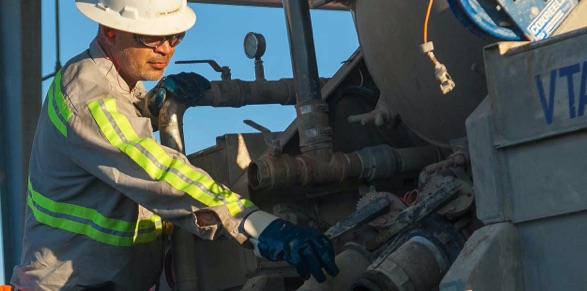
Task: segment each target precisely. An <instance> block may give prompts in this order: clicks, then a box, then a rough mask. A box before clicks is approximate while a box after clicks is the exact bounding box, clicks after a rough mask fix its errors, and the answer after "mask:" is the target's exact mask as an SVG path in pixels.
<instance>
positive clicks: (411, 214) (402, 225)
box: [365, 177, 460, 251]
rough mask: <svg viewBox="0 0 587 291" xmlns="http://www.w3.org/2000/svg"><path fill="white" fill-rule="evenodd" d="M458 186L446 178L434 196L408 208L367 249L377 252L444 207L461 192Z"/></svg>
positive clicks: (368, 242)
mask: <svg viewBox="0 0 587 291" xmlns="http://www.w3.org/2000/svg"><path fill="white" fill-rule="evenodd" d="M459 189H460V188H459V187H458V185H457V184H456V183H455V182H454V178H452V177H446V178H445V182H444V185H443V186H442V187H441V188H439V189H438V190H437V191H436V192H434V194H432V195H430V196H428V197H427V198H426V199H424V200H423V201H422V202H420V203H418V204H416V205H415V206H411V207H408V208H406V210H404V211H403V212H402V213H400V215H398V217H397V218H396V220H395V224H394V225H393V226H392V227H391V228H389V229H388V230H386V231H383V232H380V233H379V234H378V235H377V236H376V237H375V238H374V239H372V240H370V241H367V243H366V244H365V247H366V248H367V250H370V251H372V250H375V249H377V248H378V247H380V246H381V245H383V244H384V243H385V242H387V241H389V240H390V239H392V238H393V237H394V236H395V235H396V234H398V233H400V232H401V231H403V230H405V229H408V228H409V227H411V226H413V225H415V224H416V223H418V222H419V221H421V220H422V219H424V218H425V217H426V216H428V215H429V214H431V213H433V212H434V211H435V210H437V209H438V208H440V207H441V206H443V205H444V204H445V203H446V202H447V201H448V200H449V199H451V198H452V197H453V196H454V195H455V194H456V193H458V191H459Z"/></svg>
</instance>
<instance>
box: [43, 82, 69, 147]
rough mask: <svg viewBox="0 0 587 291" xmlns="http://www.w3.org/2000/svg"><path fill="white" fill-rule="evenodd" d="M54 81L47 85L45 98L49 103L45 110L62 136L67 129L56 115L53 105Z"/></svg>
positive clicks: (65, 133)
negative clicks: (47, 90) (49, 85)
mask: <svg viewBox="0 0 587 291" xmlns="http://www.w3.org/2000/svg"><path fill="white" fill-rule="evenodd" d="M54 87H55V83H53V84H51V87H49V93H47V98H49V103H48V104H47V110H48V113H49V120H51V123H53V125H55V127H56V128H57V130H58V131H59V132H61V134H63V136H67V129H66V128H65V124H64V123H63V121H61V119H59V117H58V116H57V112H55V105H54V100H53V92H54Z"/></svg>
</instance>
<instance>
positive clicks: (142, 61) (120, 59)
mask: <svg viewBox="0 0 587 291" xmlns="http://www.w3.org/2000/svg"><path fill="white" fill-rule="evenodd" d="M174 52H175V47H171V46H170V45H169V42H168V41H165V42H164V43H163V44H162V45H160V46H158V47H157V48H150V47H146V46H144V45H143V44H141V43H139V42H137V41H136V40H135V39H134V37H133V34H131V33H128V32H123V31H115V40H114V43H113V44H112V46H111V56H112V58H113V61H114V63H115V64H116V65H117V67H118V70H119V74H120V75H121V76H122V78H123V79H124V80H125V81H126V82H127V83H128V84H129V85H131V86H133V85H134V84H135V83H136V82H137V81H141V80H150V81H154V80H159V79H161V77H162V76H163V72H164V70H165V68H166V67H167V65H168V64H169V62H170V61H171V57H172V56H173V53H174Z"/></svg>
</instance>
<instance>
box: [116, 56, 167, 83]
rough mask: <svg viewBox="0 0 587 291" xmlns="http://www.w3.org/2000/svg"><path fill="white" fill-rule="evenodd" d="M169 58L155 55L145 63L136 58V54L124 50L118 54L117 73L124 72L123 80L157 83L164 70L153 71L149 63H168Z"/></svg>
mask: <svg viewBox="0 0 587 291" xmlns="http://www.w3.org/2000/svg"><path fill="white" fill-rule="evenodd" d="M170 59H171V56H170V55H168V56H162V55H156V56H152V57H150V58H149V59H148V60H147V62H144V61H143V60H142V59H140V58H138V57H137V56H136V52H134V51H133V50H131V49H124V50H122V52H121V54H120V66H121V67H120V68H119V72H121V73H122V72H125V74H124V75H126V76H124V77H125V80H126V79H129V80H132V81H134V82H136V81H157V80H159V79H161V77H163V72H164V69H155V68H153V67H151V66H150V65H149V64H148V63H149V62H162V63H167V64H168V63H169V61H170Z"/></svg>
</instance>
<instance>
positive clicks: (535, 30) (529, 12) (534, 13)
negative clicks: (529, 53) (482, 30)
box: [497, 0, 577, 40]
mask: <svg viewBox="0 0 587 291" xmlns="http://www.w3.org/2000/svg"><path fill="white" fill-rule="evenodd" d="M497 3H498V4H499V5H500V7H501V8H502V9H503V10H504V11H505V12H506V13H507V14H508V15H509V16H510V18H511V20H512V21H513V22H514V23H515V25H516V26H517V27H518V28H519V29H520V30H521V31H523V32H524V35H525V36H526V39H529V40H541V39H545V38H547V37H549V36H550V35H552V34H553V33H554V31H555V30H556V28H557V27H558V26H559V25H560V24H561V23H562V21H563V20H564V19H565V18H566V17H567V16H568V15H569V14H570V13H571V11H572V10H573V8H574V7H575V6H576V5H577V0H552V1H543V0H525V1H516V0H497Z"/></svg>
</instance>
